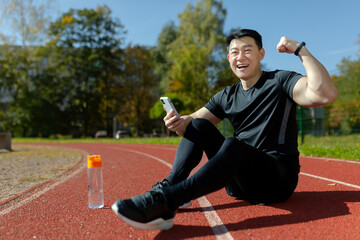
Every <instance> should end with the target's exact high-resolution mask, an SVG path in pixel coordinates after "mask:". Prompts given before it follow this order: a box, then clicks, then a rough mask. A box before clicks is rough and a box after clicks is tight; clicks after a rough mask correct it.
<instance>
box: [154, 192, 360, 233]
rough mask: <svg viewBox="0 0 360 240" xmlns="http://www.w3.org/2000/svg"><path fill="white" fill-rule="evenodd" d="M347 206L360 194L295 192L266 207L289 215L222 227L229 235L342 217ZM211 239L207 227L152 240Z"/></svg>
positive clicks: (227, 206)
mask: <svg viewBox="0 0 360 240" xmlns="http://www.w3.org/2000/svg"><path fill="white" fill-rule="evenodd" d="M349 202H360V191H327V192H295V193H294V194H293V196H292V197H291V198H290V199H289V200H288V201H287V202H284V203H276V204H269V205H267V206H268V207H273V208H277V209H282V210H286V211H289V212H290V213H289V214H281V215H273V216H263V217H256V218H249V219H246V220H244V221H241V222H238V223H229V224H226V223H224V224H225V226H226V228H227V229H228V230H229V231H230V232H231V231H238V230H245V229H257V228H263V227H272V226H283V225H289V224H297V223H304V222H310V221H314V220H319V219H326V218H332V217H338V216H345V215H349V214H351V213H350V211H349V208H348V206H347V203H349ZM246 206H249V204H248V203H246V202H244V201H240V202H234V203H231V204H224V205H216V206H213V208H214V209H215V210H222V209H230V208H239V207H246ZM259 207H261V206H259ZM202 210H203V209H201V208H196V209H194V208H192V209H184V210H181V211H179V213H180V214H181V212H184V211H186V212H191V211H202ZM205 211H206V209H205ZM211 235H213V232H212V229H211V228H210V227H204V226H184V225H175V226H174V227H173V229H171V230H169V231H162V232H160V233H159V234H158V235H157V236H156V238H155V239H184V238H193V237H200V236H211ZM177 237H179V238H177Z"/></svg>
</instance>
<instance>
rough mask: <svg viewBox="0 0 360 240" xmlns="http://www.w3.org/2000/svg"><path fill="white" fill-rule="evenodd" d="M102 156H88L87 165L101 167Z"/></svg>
mask: <svg viewBox="0 0 360 240" xmlns="http://www.w3.org/2000/svg"><path fill="white" fill-rule="evenodd" d="M101 166H102V165H101V158H100V155H91V156H88V162H87V167H88V168H96V167H101Z"/></svg>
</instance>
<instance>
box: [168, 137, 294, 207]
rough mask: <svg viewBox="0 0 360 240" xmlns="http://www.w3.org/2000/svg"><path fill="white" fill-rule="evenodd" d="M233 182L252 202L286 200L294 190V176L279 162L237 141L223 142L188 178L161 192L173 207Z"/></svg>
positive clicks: (231, 139) (232, 139) (229, 139)
mask: <svg viewBox="0 0 360 240" xmlns="http://www.w3.org/2000/svg"><path fill="white" fill-rule="evenodd" d="M234 181H235V182H236V183H237V186H238V187H239V189H241V190H242V193H243V197H244V198H245V199H246V200H248V201H250V202H252V203H260V202H274V201H281V200H286V199H287V198H288V197H289V196H290V195H291V193H292V191H293V190H294V189H295V187H296V183H297V175H296V174H293V172H292V171H288V169H286V166H283V165H282V164H281V163H280V162H279V160H277V159H275V158H273V157H271V156H269V155H267V154H265V153H264V152H262V151H260V150H258V149H256V148H254V147H251V146H249V145H247V144H245V143H243V142H241V141H239V140H238V139H236V138H228V139H226V140H225V141H224V143H223V145H222V146H221V148H220V149H219V151H218V152H217V153H216V154H215V155H214V156H213V157H212V158H211V159H209V162H207V163H206V164H205V165H204V166H203V167H202V168H201V169H199V171H198V172H196V173H195V174H194V175H193V176H191V177H190V178H188V179H186V180H184V181H182V182H180V183H178V184H176V185H174V186H171V187H169V188H166V189H164V191H165V193H166V196H168V198H169V199H170V202H171V203H172V205H173V206H172V207H175V208H176V207H177V206H179V205H181V204H183V203H184V202H188V201H190V200H193V199H196V198H198V197H201V196H204V195H206V194H209V193H211V192H214V191H217V190H219V189H221V188H223V187H225V186H227V185H228V184H229V183H230V182H234Z"/></svg>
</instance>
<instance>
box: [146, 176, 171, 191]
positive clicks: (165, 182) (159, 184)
mask: <svg viewBox="0 0 360 240" xmlns="http://www.w3.org/2000/svg"><path fill="white" fill-rule="evenodd" d="M168 186H171V185H170V183H169V181H168V180H167V179H166V178H165V179H163V180H161V181H160V182H157V183H155V184H154V185H153V186H152V188H151V190H158V189H161V188H164V187H168Z"/></svg>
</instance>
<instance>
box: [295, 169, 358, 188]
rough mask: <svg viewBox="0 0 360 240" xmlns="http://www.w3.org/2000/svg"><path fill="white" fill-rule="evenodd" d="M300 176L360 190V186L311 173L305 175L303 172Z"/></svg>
mask: <svg viewBox="0 0 360 240" xmlns="http://www.w3.org/2000/svg"><path fill="white" fill-rule="evenodd" d="M300 174H301V175H305V176H308V177H313V178H317V179H321V180H324V181H328V182H333V183H338V184H341V185H345V186H348V187H353V188H357V189H360V186H358V185H354V184H350V183H346V182H341V181H337V180H334V179H330V178H324V177H320V176H316V175H312V174H309V173H303V172H301V173H300Z"/></svg>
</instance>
